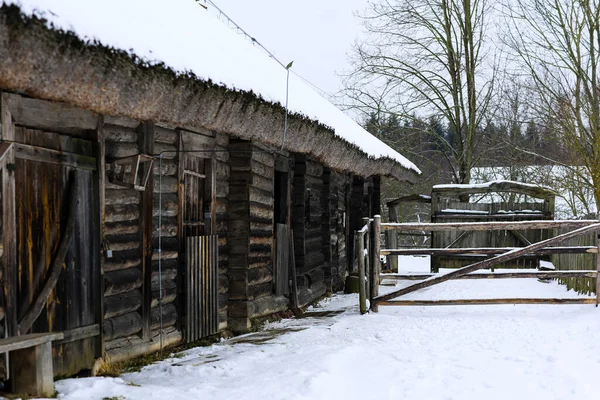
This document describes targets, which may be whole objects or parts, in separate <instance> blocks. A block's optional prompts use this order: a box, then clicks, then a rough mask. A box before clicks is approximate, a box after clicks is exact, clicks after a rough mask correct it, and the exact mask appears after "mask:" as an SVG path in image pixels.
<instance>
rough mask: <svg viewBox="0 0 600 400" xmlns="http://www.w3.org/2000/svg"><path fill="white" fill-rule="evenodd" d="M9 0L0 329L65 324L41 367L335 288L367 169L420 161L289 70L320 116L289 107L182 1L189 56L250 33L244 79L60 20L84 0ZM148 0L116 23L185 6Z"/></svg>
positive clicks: (182, 337)
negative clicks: (70, 1) (244, 84)
mask: <svg viewBox="0 0 600 400" xmlns="http://www.w3.org/2000/svg"><path fill="white" fill-rule="evenodd" d="M9 3H10V2H9ZM21 3H22V4H24V5H20V6H18V5H14V4H4V3H3V5H2V7H1V8H0V91H1V92H0V95H1V104H0V107H1V108H0V110H1V117H2V120H1V122H2V124H1V143H0V157H1V161H0V188H1V191H0V196H1V201H0V207H1V213H0V217H1V218H0V220H1V229H0V232H2V255H1V263H2V276H1V279H2V287H3V292H2V295H0V302H1V304H0V305H1V307H2V308H1V310H2V312H1V313H0V317H1V318H2V323H1V327H0V331H1V332H0V334H1V335H2V337H7V338H15V337H18V336H22V335H26V334H31V333H40V334H43V333H48V332H61V335H60V339H59V340H54V341H53V342H52V360H53V363H52V364H53V373H54V375H61V376H68V375H72V374H75V373H77V372H78V371H80V370H82V369H89V368H91V367H92V365H93V364H94V362H95V360H97V359H99V358H103V359H104V360H105V361H107V362H116V361H120V360H125V359H128V358H131V357H134V356H138V355H141V354H144V353H148V352H152V351H156V350H158V349H159V348H162V347H165V346H170V345H175V344H180V343H184V342H193V341H196V340H198V339H200V338H202V337H206V336H209V335H213V334H217V333H218V332H220V331H222V330H225V329H229V330H233V331H238V332H242V331H245V330H247V329H249V328H250V327H251V324H252V320H253V319H254V318H257V317H261V316H265V315H269V314H272V313H276V312H280V311H284V310H288V309H290V308H296V307H301V306H303V305H306V304H309V303H310V302H312V301H314V300H316V299H318V298H320V297H321V296H323V295H325V294H326V293H330V292H333V291H336V290H339V289H341V288H342V287H343V283H344V278H345V276H346V274H347V272H348V270H349V269H350V268H351V267H352V264H353V259H354V250H353V246H352V243H353V238H352V232H353V230H355V229H358V228H359V226H360V224H361V218H362V217H365V216H372V215H374V214H376V213H379V208H380V204H379V188H380V179H381V177H382V176H390V177H393V178H396V179H398V180H402V181H409V180H413V179H415V177H416V176H417V175H418V173H419V171H418V169H417V168H416V167H415V166H414V165H413V164H412V163H410V162H409V161H408V160H406V159H405V158H404V157H402V156H401V155H400V154H398V153H396V152H395V151H393V150H392V149H390V148H389V147H387V146H386V145H384V144H383V143H381V142H380V141H379V140H377V139H376V138H374V137H373V136H371V135H370V134H368V133H367V132H366V131H364V130H363V129H362V128H360V127H359V126H358V125H356V124H355V123H354V122H353V121H352V120H350V119H349V118H348V117H346V116H345V115H343V114H342V113H341V112H340V111H338V110H337V109H335V107H333V106H332V105H331V104H330V103H328V102H327V101H326V100H324V99H322V98H321V97H320V96H318V95H317V94H316V93H315V92H313V91H312V90H310V89H309V88H307V87H306V86H305V85H302V84H301V83H300V82H299V81H297V79H296V81H294V82H290V83H294V84H293V85H292V84H291V85H290V88H291V89H290V98H291V99H294V96H295V95H297V96H300V97H302V98H304V99H305V100H304V103H302V104H309V105H314V106H315V107H316V109H317V110H318V111H319V112H321V113H323V114H322V115H324V116H325V120H321V119H320V117H319V116H317V117H315V116H313V115H312V114H311V111H310V110H309V111H307V113H308V114H309V115H311V116H310V117H308V116H306V115H304V114H302V112H303V111H304V110H303V109H302V104H301V105H300V106H298V107H296V108H293V107H292V108H291V110H290V111H289V115H288V110H287V109H285V108H284V107H283V106H282V105H280V104H279V103H278V102H277V99H278V98H277V96H272V97H270V94H269V91H268V90H267V89H265V90H264V92H261V88H263V87H266V86H265V85H266V84H267V83H268V82H270V81H271V80H273V79H274V77H275V76H283V77H285V70H283V69H280V68H279V66H277V65H276V64H275V63H274V62H273V60H271V59H269V58H268V57H266V56H263V54H262V53H260V52H258V51H257V50H256V49H254V48H252V46H251V45H250V44H249V43H247V42H246V41H245V40H244V39H243V38H242V37H240V36H238V35H236V34H235V33H234V32H232V31H231V30H229V29H228V28H226V27H225V26H223V25H222V24H221V23H220V22H219V21H215V22H213V18H212V17H211V16H210V15H208V14H206V11H204V10H203V9H202V8H200V7H199V6H198V5H196V4H195V3H194V2H193V1H186V2H175V3H173V5H172V6H171V5H170V6H169V7H174V8H177V7H179V6H181V9H178V10H176V16H177V18H179V19H181V18H196V22H197V24H196V25H194V29H198V30H199V32H196V33H197V34H198V37H202V36H203V35H202V34H203V33H204V37H210V38H211V40H212V41H216V42H217V43H216V44H215V46H214V51H213V52H212V53H211V52H210V51H209V50H210V49H209V50H207V49H205V48H204V49H203V50H204V51H206V53H203V57H201V59H200V65H202V60H205V62H206V63H208V64H217V65H218V64H219V57H221V53H220V51H221V50H222V48H224V47H227V46H231V48H230V50H231V52H232V53H240V52H247V57H251V58H250V59H245V61H246V62H247V63H248V64H253V65H254V64H259V67H260V68H264V69H267V72H266V75H267V77H266V78H261V77H260V76H254V77H253V79H254V80H253V81H251V84H252V85H256V87H257V88H258V89H257V90H256V91H254V92H253V91H250V90H244V89H235V88H233V86H234V85H235V84H236V83H237V82H235V81H233V82H228V81H223V80H222V83H219V84H217V83H215V82H213V81H211V80H210V79H209V78H211V77H210V76H209V77H204V76H203V75H202V71H197V70H194V69H191V72H189V73H185V74H182V73H179V74H178V73H175V72H174V71H173V70H172V69H170V68H169V66H168V63H167V64H148V63H145V62H142V61H140V60H139V59H138V58H136V57H135V56H133V55H132V54H131V53H128V52H125V51H122V50H121V49H115V48H110V47H106V46H105V45H103V44H102V43H101V42H102V41H103V39H104V37H103V36H102V35H99V36H98V37H94V39H98V40H90V39H89V38H88V39H85V38H82V37H80V36H78V35H77V34H76V33H73V32H70V31H64V30H62V29H61V25H60V21H61V20H60V19H58V16H60V15H61V13H62V15H64V14H68V15H69V18H70V19H69V20H68V21H67V22H66V23H67V26H68V27H72V28H73V29H75V31H77V30H78V28H79V27H81V26H84V27H90V26H93V21H91V22H90V21H88V20H86V18H92V19H93V18H95V17H96V16H95V15H94V14H93V9H87V8H89V7H92V8H93V7H96V6H97V5H93V4H87V5H85V6H82V7H83V8H82V10H83V11H81V10H80V11H81V13H79V14H78V12H77V10H78V7H75V6H73V7H71V8H62V9H61V6H60V3H61V2H58V1H56V2H43V3H44V4H45V3H56V4H57V5H56V9H54V8H53V9H52V10H51V11H52V14H47V17H48V18H50V19H51V20H52V24H51V23H50V22H49V21H46V20H44V19H43V18H40V17H39V16H37V14H32V13H31V12H29V11H28V10H30V9H32V8H34V6H36V2H35V1H29V2H28V1H24V2H21ZM29 3H31V4H29ZM112 3H115V4H116V2H115V1H112V2H111V1H108V2H103V3H102V7H107V8H110V6H111V4H112ZM146 3H147V5H148V7H145V8H144V9H143V10H138V12H136V15H135V18H133V19H131V21H132V22H131V26H130V27H127V29H129V30H130V31H131V37H134V36H135V34H136V32H137V31H138V30H142V31H143V34H144V35H151V34H152V32H153V30H147V31H144V29H145V28H147V27H148V26H154V27H156V29H161V28H160V26H161V25H160V24H159V23H160V22H164V23H166V22H165V20H168V19H169V18H171V17H172V18H173V19H174V20H175V22H176V25H177V26H181V25H185V23H180V21H179V20H178V19H177V18H175V17H173V16H172V15H169V10H163V9H162V8H161V9H158V10H153V9H152V2H146ZM154 3H157V2H154ZM98 4H99V3H98ZM20 7H21V8H20ZM123 7H126V6H125V5H123ZM173 12H175V11H173ZM89 15H91V17H89ZM130 17H131V16H130ZM53 18H54V19H53ZM123 18H126V19H127V18H129V17H123ZM184 22H185V21H184ZM187 26H188V27H189V26H191V25H187ZM120 28H123V27H122V26H120V25H119V23H118V21H113V26H111V32H115V31H118V30H119V29H120ZM86 34H89V33H87V32H86ZM92 34H93V32H92ZM175 39H177V38H175ZM181 39H182V40H185V39H187V38H181ZM107 40H108V41H109V42H110V37H109V39H107ZM220 41H221V43H220ZM248 48H249V49H248ZM244 54H246V53H244ZM167 58H168V57H167ZM184 58H185V57H184ZM167 61H168V60H167ZM179 67H180V68H181V66H179ZM193 67H194V68H195V66H193ZM223 68H224V69H228V68H229V69H228V71H229V70H231V71H233V72H235V71H236V69H235V68H233V69H231V65H223ZM237 68H238V69H240V70H242V69H243V68H244V66H243V65H241V66H238V67H237ZM234 76H235V74H234ZM219 79H222V78H219ZM261 79H262V80H261ZM265 82H267V83H265ZM263 83H264V85H263ZM261 85H262V86H261ZM279 86H283V87H285V79H284V80H280V85H279ZM294 89H295V90H296V92H294ZM297 93H301V95H298V94H297ZM263 96H264V97H263ZM328 116H329V117H331V118H330V119H329V120H327V117H328ZM285 125H287V128H286V129H285V132H284V126H285ZM353 135H354V136H353ZM290 283H291V284H290ZM57 337H58V336H57ZM9 360H12V361H9V362H8V364H10V368H6V365H4V369H3V374H4V377H5V378H6V377H8V376H9V375H10V370H11V368H13V370H14V368H16V367H15V365H18V360H15V357H12V358H11V357H9ZM5 361H6V359H5ZM13 375H14V374H13Z"/></svg>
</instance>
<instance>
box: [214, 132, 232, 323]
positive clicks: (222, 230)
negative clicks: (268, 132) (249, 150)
mask: <svg viewBox="0 0 600 400" xmlns="http://www.w3.org/2000/svg"><path fill="white" fill-rule="evenodd" d="M228 145H229V136H228V135H226V134H223V133H217V134H216V150H217V151H216V153H215V168H216V171H215V176H216V224H215V230H216V232H215V233H216V234H217V235H219V305H218V309H219V329H220V330H222V329H225V328H227V318H228V315H227V305H228V302H229V279H228V276H227V271H228V259H229V246H227V240H228V229H227V223H228V216H227V213H228V207H229V200H228V198H229V176H230V165H229V161H230V156H229V152H227V146H228Z"/></svg>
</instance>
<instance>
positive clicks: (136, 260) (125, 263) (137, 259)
mask: <svg viewBox="0 0 600 400" xmlns="http://www.w3.org/2000/svg"><path fill="white" fill-rule="evenodd" d="M122 253H125V254H130V253H131V252H122ZM120 254H121V252H114V253H113V257H112V258H105V261H104V272H110V271H118V270H122V269H130V268H135V267H139V266H140V265H141V263H142V261H141V252H140V251H139V250H138V251H136V252H135V253H134V254H137V255H135V256H132V257H131V258H128V257H121V256H120Z"/></svg>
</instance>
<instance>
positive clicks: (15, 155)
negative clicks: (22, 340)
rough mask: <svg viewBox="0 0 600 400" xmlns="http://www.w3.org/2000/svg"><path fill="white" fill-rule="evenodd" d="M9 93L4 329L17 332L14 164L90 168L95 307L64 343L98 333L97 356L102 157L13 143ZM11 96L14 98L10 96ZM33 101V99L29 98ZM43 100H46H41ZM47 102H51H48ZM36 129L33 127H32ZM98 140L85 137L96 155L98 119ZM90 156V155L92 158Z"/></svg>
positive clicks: (0, 97) (0, 102)
mask: <svg viewBox="0 0 600 400" xmlns="http://www.w3.org/2000/svg"><path fill="white" fill-rule="evenodd" d="M8 96H12V97H15V96H16V95H14V94H8V93H3V92H0V116H1V124H0V127H1V130H0V138H1V139H2V142H0V147H1V146H2V144H4V145H6V144H8V143H10V148H9V149H8V150H7V151H6V152H5V156H4V157H2V159H1V160H0V173H1V174H2V193H3V196H2V201H3V216H2V218H3V229H4V236H3V241H4V243H3V245H4V255H5V263H4V271H3V274H4V288H3V290H4V293H5V298H6V301H7V303H6V316H5V318H6V321H7V330H8V333H9V334H10V336H15V335H18V320H17V291H16V288H17V267H16V266H17V248H18V243H17V225H16V198H15V196H16V190H15V184H16V183H15V174H14V167H15V163H16V160H17V159H23V160H31V161H38V162H43V163H52V164H57V165H63V166H67V167H71V168H75V169H85V170H88V171H92V182H93V184H92V188H91V189H92V220H93V221H94V223H95V225H96V226H97V227H98V229H93V230H92V236H91V240H92V243H91V246H90V251H91V259H92V263H93V265H92V266H91V282H90V285H91V286H92V290H93V294H92V298H93V301H95V302H96V307H95V309H94V311H93V312H94V315H93V319H94V321H95V322H94V324H93V325H90V326H85V327H81V328H75V329H72V330H70V331H67V332H66V333H65V339H64V340H63V341H62V342H63V343H67V342H69V341H74V340H79V339H85V338H88V337H95V336H97V337H98V341H97V343H96V346H95V347H96V357H100V356H102V325H101V324H102V320H103V315H102V303H103V292H102V286H103V278H102V268H101V257H100V240H101V237H102V236H101V235H102V224H101V222H102V212H103V201H102V199H103V196H102V193H100V188H101V187H102V186H103V185H102V181H103V173H102V172H103V170H102V169H101V167H103V160H101V159H98V158H96V159H93V160H91V159H90V156H85V155H81V154H76V153H70V152H64V151H57V150H52V149H47V148H43V147H40V146H31V145H26V144H22V143H15V139H16V138H15V129H14V124H15V120H14V118H13V116H12V114H11V110H10V108H9V105H8V104H9V101H8ZM13 100H14V99H13ZM29 100H30V101H35V99H29ZM44 104H45V103H44ZM48 104H49V105H53V104H54V103H50V102H48ZM33 129H35V128H33ZM39 130H41V131H44V132H52V133H55V134H57V135H65V134H64V133H61V132H53V130H52V129H49V128H41V129H39ZM97 131H98V140H97V141H94V140H92V139H91V138H89V137H86V138H84V140H87V141H90V142H93V143H94V144H95V145H97V146H98V148H97V149H96V153H95V154H94V156H93V157H98V155H99V154H102V151H103V142H102V139H101V121H99V122H98V128H97ZM93 157H91V158H93Z"/></svg>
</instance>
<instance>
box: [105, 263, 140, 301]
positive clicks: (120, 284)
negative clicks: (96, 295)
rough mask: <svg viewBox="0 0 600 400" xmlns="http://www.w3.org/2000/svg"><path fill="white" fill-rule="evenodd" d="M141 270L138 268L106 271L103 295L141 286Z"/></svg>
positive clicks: (123, 291)
mask: <svg viewBox="0 0 600 400" xmlns="http://www.w3.org/2000/svg"><path fill="white" fill-rule="evenodd" d="M142 282H143V280H142V271H140V269H139V268H128V269H123V270H117V271H111V272H106V273H105V274H104V295H105V296H110V295H114V294H119V293H125V292H128V291H130V290H134V289H137V288H139V287H141V286H142Z"/></svg>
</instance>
